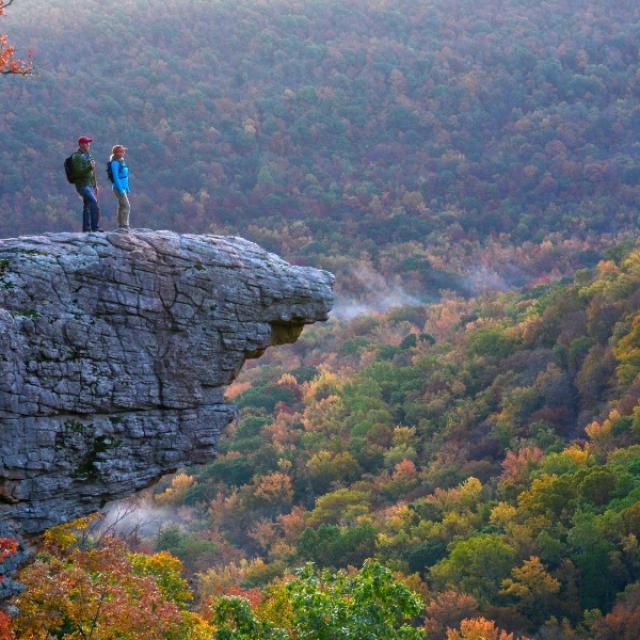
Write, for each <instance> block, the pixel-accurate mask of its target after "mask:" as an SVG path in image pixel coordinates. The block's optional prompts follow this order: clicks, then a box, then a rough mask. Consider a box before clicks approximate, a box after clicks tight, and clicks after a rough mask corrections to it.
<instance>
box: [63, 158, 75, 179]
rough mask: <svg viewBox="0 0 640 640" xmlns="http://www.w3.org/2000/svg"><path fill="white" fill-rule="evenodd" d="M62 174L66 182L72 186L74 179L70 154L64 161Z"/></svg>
mask: <svg viewBox="0 0 640 640" xmlns="http://www.w3.org/2000/svg"><path fill="white" fill-rule="evenodd" d="M64 172H65V175H66V176H67V181H68V182H70V183H71V184H73V183H74V182H75V181H76V177H75V175H74V174H73V154H71V155H70V156H69V157H68V158H66V159H65V161H64Z"/></svg>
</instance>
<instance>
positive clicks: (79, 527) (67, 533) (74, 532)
mask: <svg viewBox="0 0 640 640" xmlns="http://www.w3.org/2000/svg"><path fill="white" fill-rule="evenodd" d="M99 517H100V514H99V513H94V514H92V515H90V516H86V517H84V518H77V519H76V520H72V521H71V522H66V523H64V524H59V525H58V526H56V527H52V528H51V529H48V530H47V531H45V532H44V536H43V539H44V540H43V541H44V544H45V546H46V547H55V548H57V549H60V550H62V551H65V550H67V549H69V548H70V547H71V546H73V545H74V544H75V543H76V542H77V541H78V538H79V532H80V531H85V530H86V529H87V528H88V527H89V525H90V524H91V523H92V522H94V521H95V520H97V519H98V518H99Z"/></svg>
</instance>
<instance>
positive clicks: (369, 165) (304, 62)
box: [0, 0, 640, 295]
mask: <svg viewBox="0 0 640 640" xmlns="http://www.w3.org/2000/svg"><path fill="white" fill-rule="evenodd" d="M3 21H4V28H5V29H7V30H10V32H11V34H12V39H13V40H14V42H15V43H16V44H19V45H20V46H21V47H24V48H27V47H32V48H33V49H34V51H35V57H36V63H37V65H36V74H35V75H34V77H33V78H31V79H30V80H29V81H28V82H26V83H25V82H24V81H21V80H20V79H15V78H14V79H11V80H9V81H7V80H5V81H4V82H3V84H2V91H1V92H0V110H1V112H2V119H1V120H0V135H1V136H2V149H1V150H0V162H1V163H2V167H3V176H2V182H1V185H0V208H1V209H2V211H3V212H11V213H10V215H4V216H3V217H2V220H0V235H3V236H6V235H14V234H16V233H26V232H29V233H34V232H38V231H42V230H63V229H72V228H73V229H75V228H77V227H78V216H79V213H78V212H77V210H78V202H77V198H76V196H75V194H74V193H73V191H72V189H70V187H69V185H67V184H66V183H65V181H64V175H63V172H62V169H61V161H62V159H63V158H64V157H65V155H66V154H67V152H68V151H70V150H71V149H73V147H74V141H75V139H76V137H77V135H78V134H79V133H82V134H91V135H93V136H94V137H95V138H96V143H95V145H94V146H95V151H96V152H97V155H98V157H99V158H102V159H103V160H104V159H106V157H107V153H108V151H109V149H110V147H111V144H112V143H114V142H123V143H125V144H127V145H129V147H130V153H129V155H130V164H131V168H132V176H133V177H132V182H133V186H134V196H133V200H134V214H133V216H134V223H135V224H136V225H137V226H149V227H153V228H171V229H174V230H177V231H181V232H186V231H195V232H205V231H216V232H219V231H222V232H229V233H240V234H242V235H245V236H248V237H250V238H251V239H255V240H257V241H258V242H260V243H262V244H264V245H266V246H268V247H269V248H271V249H274V250H277V251H279V252H280V253H282V254H284V255H285V256H286V257H288V258H290V259H294V260H301V261H304V262H307V263H315V264H322V265H323V266H327V267H329V268H331V269H333V270H335V271H338V272H340V273H343V272H345V273H346V272H348V271H349V267H348V266H346V265H345V264H344V262H345V257H347V258H348V259H349V260H350V261H351V262H350V263H349V264H353V259H354V258H359V259H360V260H361V261H362V263H363V266H364V267H369V268H373V269H375V270H377V271H379V272H381V273H383V274H384V275H385V276H387V277H391V276H393V275H394V274H398V273H402V274H405V280H406V284H405V286H406V287H408V289H409V290H410V291H411V292H413V293H419V294H420V295H424V292H425V290H428V291H434V290H437V289H440V288H446V289H460V290H464V289H465V287H467V288H468V284H469V283H467V282H464V280H461V279H460V278H458V277H456V275H455V274H458V275H460V274H464V273H465V271H468V270H474V268H476V267H477V266H478V265H482V266H483V267H485V268H488V267H491V268H493V266H494V265H491V264H489V265H488V267H487V264H486V263H491V262H492V261H493V262H496V261H497V262H498V265H497V266H498V271H497V272H498V273H499V274H500V275H501V276H502V277H503V279H504V280H505V281H506V283H507V284H509V283H512V282H515V283H517V284H522V283H523V282H524V281H526V280H527V279H528V278H530V277H531V276H532V275H533V276H537V275H540V273H542V274H548V273H549V272H550V271H551V269H550V268H549V266H547V267H546V268H543V269H542V271H541V272H540V271H536V269H535V268H534V269H533V270H532V271H530V270H528V268H527V267H528V265H527V264H524V265H520V264H518V266H517V267H516V268H514V267H513V262H517V260H511V258H512V256H502V259H500V258H498V257H496V255H495V253H496V252H495V251H493V252H492V251H486V250H485V246H484V242H485V239H486V238H487V236H489V235H491V236H492V237H493V238H494V242H495V241H496V238H499V241H500V245H501V246H503V247H504V246H507V247H508V246H509V245H510V244H513V243H514V242H515V243H518V244H521V243H522V242H523V241H530V242H533V243H534V246H535V247H536V248H539V247H540V243H542V242H543V240H544V238H545V236H549V234H556V235H552V236H550V241H551V242H552V244H553V246H554V247H558V246H560V252H561V253H562V248H563V247H562V244H561V243H562V240H561V239H566V238H571V237H574V238H579V239H580V241H581V242H582V243H584V244H586V249H585V246H583V245H582V244H581V245H580V246H578V247H571V248H570V250H569V253H570V255H571V260H570V262H572V264H571V265H570V267H575V266H576V264H580V263H581V262H584V261H585V260H587V261H588V260H591V264H593V258H592V257H591V256H590V255H587V256H585V255H583V254H584V252H585V251H587V252H588V250H589V249H591V248H594V247H595V248H596V249H597V250H599V249H600V245H601V243H602V242H603V239H602V234H611V233H618V232H620V231H622V230H624V229H629V228H630V227H633V226H634V225H635V224H636V222H637V207H638V203H639V195H640V185H639V178H640V147H639V146H638V142H637V140H638V134H639V133H640V108H639V107H638V97H639V96H640V78H639V77H638V71H637V68H638V66H637V63H638V36H639V34H640V9H638V5H637V3H636V2H631V1H626V0H623V1H621V2H616V3H614V4H612V3H610V2H604V1H603V0H588V1H586V2H580V3H575V2H572V1H569V0H557V1H548V2H534V3H523V2H517V1H515V0H514V1H510V2H502V1H497V0H492V1H490V2H468V1H467V0H446V1H445V0H436V1H434V2H430V3H423V2H417V1H413V0H398V1H396V2H382V1H381V2H369V1H367V2H364V1H362V0H332V1H329V2H309V1H303V0H278V1H277V2H268V3H266V2H265V3H261V2H254V1H253V0H240V1H239V2H236V1H234V2H231V1H227V0H220V1H214V2H212V1H210V0H206V1H205V0H189V1H186V0H162V1H160V0H148V1H145V2H140V1H138V0H118V1H117V2H116V1H115V0H109V1H107V2H104V1H102V0H100V1H99V0H29V2H19V3H14V4H13V5H12V6H11V10H10V12H9V15H8V16H7V17H5V18H4V19H3ZM101 173H104V172H101ZM101 177H102V182H103V184H104V183H106V176H105V175H102V176H101ZM111 208H113V203H112V202H111V199H110V197H106V198H105V209H107V210H109V209H111ZM500 234H502V235H500ZM452 244H453V245H454V246H455V247H456V250H455V251H453V253H452V255H449V254H450V250H451V245H452ZM565 249H566V247H565ZM525 253H526V252H525ZM338 256H341V257H338ZM553 266H554V267H555V268H556V271H557V272H560V273H562V272H563V271H562V269H563V267H565V268H566V267H567V265H565V264H561V263H560V264H555V263H554V265H553ZM570 271H571V268H566V269H565V272H567V273H568V272H570ZM514 272H515V273H514ZM501 284H504V283H501ZM345 286H346V282H345Z"/></svg>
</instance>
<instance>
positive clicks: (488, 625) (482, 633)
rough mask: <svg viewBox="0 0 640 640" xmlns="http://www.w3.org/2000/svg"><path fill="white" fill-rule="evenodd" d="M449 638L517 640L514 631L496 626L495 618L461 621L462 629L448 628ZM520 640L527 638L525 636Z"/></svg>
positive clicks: (451, 639)
mask: <svg viewBox="0 0 640 640" xmlns="http://www.w3.org/2000/svg"><path fill="white" fill-rule="evenodd" d="M447 640H516V638H515V636H514V635H513V633H507V632H506V631H503V630H501V629H498V628H497V627H496V623H495V622H493V620H487V619H486V618H468V619H466V620H463V621H462V622H461V623H460V629H459V630H455V629H448V630H447ZM520 640H526V638H525V637H524V636H522V637H520Z"/></svg>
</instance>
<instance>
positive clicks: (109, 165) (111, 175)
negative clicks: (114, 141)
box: [107, 160, 114, 184]
mask: <svg viewBox="0 0 640 640" xmlns="http://www.w3.org/2000/svg"><path fill="white" fill-rule="evenodd" d="M107 176H108V177H109V180H111V184H113V183H114V179H113V168H112V167H111V160H109V162H107Z"/></svg>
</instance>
